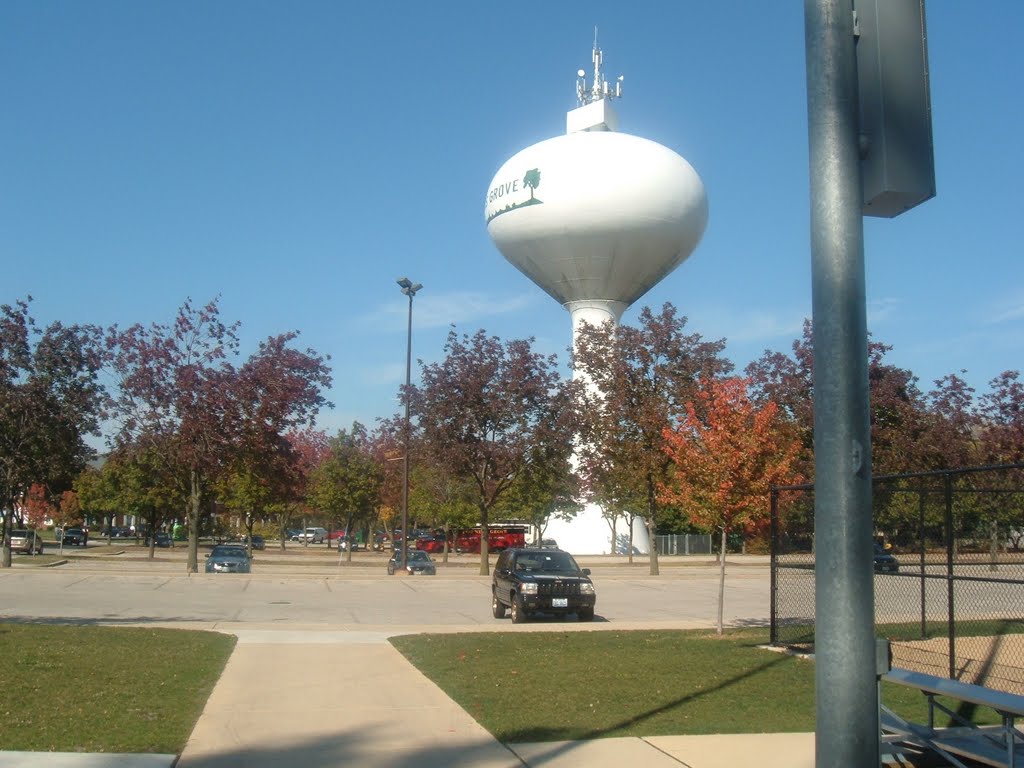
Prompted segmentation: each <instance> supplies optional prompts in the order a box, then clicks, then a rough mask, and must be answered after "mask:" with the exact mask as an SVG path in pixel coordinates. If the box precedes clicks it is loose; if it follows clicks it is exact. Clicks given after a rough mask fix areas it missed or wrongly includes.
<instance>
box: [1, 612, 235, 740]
mask: <svg viewBox="0 0 1024 768" xmlns="http://www.w3.org/2000/svg"><path fill="white" fill-rule="evenodd" d="M234 646H235V638H234V637H231V636H229V635H222V634H219V633H216V632H194V631H188V630H176V629H146V628H134V627H94V626H84V627H83V626H66V625H51V624H12V623H0V659H2V664H3V673H2V674H0V681H2V684H0V713H2V714H3V727H2V728H0V750H16V751H55V752H154V753H163V754H178V753H180V752H181V750H182V749H183V748H184V746H185V742H186V741H187V740H188V737H189V734H190V733H191V732H192V728H193V726H194V725H195V722H196V720H197V719H198V718H199V714H200V713H201V712H202V709H203V706H204V705H205V703H206V700H207V698H208V697H209V695H210V691H212V690H213V686H214V684H215V683H216V682H217V678H218V677H220V673H221V671H222V670H223V669H224V665H225V664H226V663H227V660H228V656H229V655H230V654H231V650H232V649H233V648H234Z"/></svg>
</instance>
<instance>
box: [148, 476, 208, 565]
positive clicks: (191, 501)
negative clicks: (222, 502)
mask: <svg viewBox="0 0 1024 768" xmlns="http://www.w3.org/2000/svg"><path fill="white" fill-rule="evenodd" d="M189 486H190V491H189V497H188V561H187V565H186V567H185V570H186V571H187V572H188V573H198V572H199V507H200V504H202V501H203V498H202V493H201V492H200V490H199V473H198V472H196V471H195V470H194V469H193V470H191V471H190V472H189ZM155 537H156V531H155V530H151V531H150V543H152V542H153V541H154V540H155Z"/></svg>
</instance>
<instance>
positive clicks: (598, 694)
mask: <svg viewBox="0 0 1024 768" xmlns="http://www.w3.org/2000/svg"><path fill="white" fill-rule="evenodd" d="M767 641H768V633H767V630H766V629H744V630H734V631H729V632H727V633H726V634H725V635H723V636H722V637H718V636H717V635H715V634H714V633H708V632H706V631H703V630H699V631H685V632H684V631H656V632H655V631H652V632H648V631H631V632H614V631H611V632H610V631H600V632H514V633H512V632H510V633H475V634H447V635H415V636H403V637H396V638H394V639H392V643H393V644H394V645H395V647H396V648H397V649H398V650H399V651H400V652H401V653H402V654H404V655H405V656H406V657H407V658H408V659H409V660H410V661H411V662H412V663H413V664H414V665H415V666H416V667H417V668H418V669H419V670H420V671H421V672H423V674H425V675H426V676H427V677H429V678H430V679H431V680H433V681H434V682H435V683H436V684H437V685H438V686H439V687H440V688H441V689H442V690H443V691H445V693H447V694H448V695H449V696H450V697H451V698H452V699H454V700H455V701H456V702H458V703H459V705H460V706H462V707H463V709H465V710H466V711H467V712H469V714H470V715H472V716H473V717H474V718H475V719H476V720H477V721H478V722H479V723H480V724H481V725H483V726H484V727H485V728H486V729H487V730H488V731H490V732H491V733H492V734H493V735H494V736H495V738H497V739H498V740H499V741H502V742H505V743H516V742H529V741H559V740H563V739H593V738H600V737H605V736H658V735H687V734H702V733H781V732H809V731H813V730H814V719H815V701H814V663H813V662H812V661H809V660H806V659H801V658H797V657H794V656H788V655H785V654H781V653H775V652H772V651H768V650H764V649H761V648H758V647H757V646H758V645H761V644H764V643H766V642H767ZM883 697H884V700H885V702H886V704H887V706H889V707H890V708H892V709H893V710H895V711H896V712H899V713H900V714H901V715H903V716H904V717H908V718H909V719H912V720H915V721H917V722H926V717H927V714H926V713H927V710H926V704H925V699H924V697H923V696H922V695H921V694H919V693H918V692H916V691H913V690H910V689H908V688H903V687H900V686H893V685H889V684H886V685H885V686H884V688H883ZM954 708H955V705H954ZM979 722H998V719H992V720H982V719H981V713H979ZM940 724H941V723H936V725H940Z"/></svg>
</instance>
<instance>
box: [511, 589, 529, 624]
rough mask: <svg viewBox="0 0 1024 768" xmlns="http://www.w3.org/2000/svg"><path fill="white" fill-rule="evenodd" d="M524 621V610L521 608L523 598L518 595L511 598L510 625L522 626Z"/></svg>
mask: <svg viewBox="0 0 1024 768" xmlns="http://www.w3.org/2000/svg"><path fill="white" fill-rule="evenodd" d="M524 621H526V608H525V607H524V606H523V598H521V597H520V596H519V595H518V594H517V595H513V596H512V623H513V624H522V623H523V622H524Z"/></svg>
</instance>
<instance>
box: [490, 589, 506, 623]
mask: <svg viewBox="0 0 1024 768" xmlns="http://www.w3.org/2000/svg"><path fill="white" fill-rule="evenodd" d="M491 615H492V616H494V618H496V619H504V618H505V604H504V603H503V602H501V600H499V599H498V593H497V592H495V593H494V594H493V595H491Z"/></svg>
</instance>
